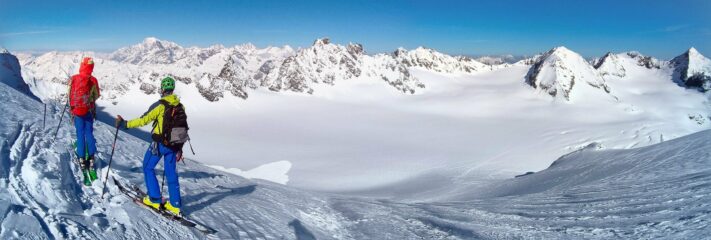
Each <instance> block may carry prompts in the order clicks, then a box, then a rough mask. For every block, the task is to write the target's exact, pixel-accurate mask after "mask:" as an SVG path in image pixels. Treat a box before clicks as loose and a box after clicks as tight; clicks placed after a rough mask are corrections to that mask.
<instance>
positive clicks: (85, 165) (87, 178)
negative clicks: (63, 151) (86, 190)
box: [79, 158, 91, 186]
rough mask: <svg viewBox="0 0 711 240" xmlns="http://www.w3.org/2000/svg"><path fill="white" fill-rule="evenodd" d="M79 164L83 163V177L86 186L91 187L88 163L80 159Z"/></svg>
mask: <svg viewBox="0 0 711 240" xmlns="http://www.w3.org/2000/svg"><path fill="white" fill-rule="evenodd" d="M79 162H80V163H81V175H82V177H83V178H84V186H91V176H90V174H89V169H88V168H89V166H88V165H89V164H88V161H87V160H84V159H83V158H79Z"/></svg>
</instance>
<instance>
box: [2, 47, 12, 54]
mask: <svg viewBox="0 0 711 240" xmlns="http://www.w3.org/2000/svg"><path fill="white" fill-rule="evenodd" d="M3 53H10V51H8V50H7V49H5V48H0V54H3Z"/></svg>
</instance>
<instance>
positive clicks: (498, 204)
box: [0, 84, 711, 239]
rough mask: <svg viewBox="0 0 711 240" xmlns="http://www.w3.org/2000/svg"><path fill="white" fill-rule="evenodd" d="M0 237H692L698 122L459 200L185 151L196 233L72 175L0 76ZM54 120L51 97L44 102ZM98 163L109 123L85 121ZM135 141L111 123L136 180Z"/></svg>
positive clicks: (123, 175) (697, 194)
mask: <svg viewBox="0 0 711 240" xmlns="http://www.w3.org/2000/svg"><path fill="white" fill-rule="evenodd" d="M0 103H1V104H2V107H3V108H4V109H10V110H11V111H7V112H6V114H2V115H0V126H2V128H0V129H2V131H0V137H1V139H2V141H1V142H0V185H2V188H0V210H1V211H2V212H3V214H2V215H0V238H2V239H86V238H90V239H176V238H180V239H206V238H219V239H516V238H546V239H572V238H587V239H629V238H675V239H679V238H684V239H693V238H703V237H704V236H707V235H708V234H709V229H708V228H707V227H706V226H707V225H708V221H709V220H711V219H709V216H711V214H709V213H711V205H710V204H709V202H711V201H709V200H711V189H709V188H708V186H709V185H710V184H711V168H710V167H709V166H711V162H710V161H711V158H709V156H711V151H709V148H708V147H707V146H708V145H709V144H711V132H709V131H703V132H700V133H696V134H693V135H690V136H685V137H681V138H678V139H675V140H671V141H666V142H664V143H660V144H657V145H652V146H648V147H644V148H638V149H631V150H602V151H600V150H595V149H597V146H592V147H589V148H586V149H584V150H581V151H577V152H574V153H571V154H568V155H566V156H563V157H561V158H560V159H558V160H557V161H556V162H555V163H554V164H552V166H551V167H550V168H549V169H547V170H544V171H541V172H539V173H535V174H532V175H528V176H524V177H519V178H516V179H510V180H504V181H501V182H498V183H494V184H493V185H489V186H490V187H489V188H483V189H484V190H480V191H478V192H460V193H461V194H460V195H458V196H457V198H456V199H457V200H458V201H446V202H433V203H399V202H393V201H389V200H379V199H368V198H354V197H347V196H335V195H323V194H316V193H309V192H306V191H303V190H298V189H294V188H291V187H287V186H283V185H279V184H272V183H269V182H264V181H250V180H246V179H244V178H241V177H237V176H235V175H231V174H228V173H225V172H220V171H216V170H214V169H212V168H209V167H206V166H204V165H201V164H200V163H198V162H197V161H194V160H188V163H186V164H185V165H182V164H181V165H180V166H179V172H180V176H181V189H182V191H183V197H184V202H185V207H184V209H185V211H186V212H187V213H188V214H190V216H191V217H192V218H193V219H196V220H199V221H201V222H204V223H205V224H208V225H210V226H212V227H213V228H215V229H216V230H218V233H217V234H216V236H204V235H202V234H201V233H199V232H195V231H194V230H191V229H189V228H186V227H182V226H179V225H176V224H174V223H172V222H170V221H168V220H165V219H163V218H162V217H158V216H157V215H155V214H153V213H152V212H150V211H148V210H146V209H143V208H141V207H138V206H137V205H135V204H134V203H132V202H130V201H129V200H128V199H126V198H125V197H123V195H121V194H120V193H119V192H118V191H117V189H116V188H115V187H114V186H112V185H111V184H109V188H108V190H109V191H108V193H107V196H106V198H105V199H104V200H101V199H100V198H99V197H98V194H99V192H100V191H101V184H100V183H101V182H100V181H99V182H97V184H95V185H94V186H93V187H89V188H87V187H83V186H81V185H80V181H79V172H78V171H79V170H78V169H77V167H76V165H75V164H74V163H73V162H72V161H71V158H70V155H69V153H68V149H67V146H68V145H69V144H70V140H69V139H70V138H71V131H72V128H71V127H70V126H67V125H68V124H67V125H64V124H63V125H62V128H61V129H60V131H59V138H58V140H57V141H52V139H51V135H52V132H53V131H52V130H53V129H44V130H43V129H41V128H40V124H39V123H40V121H41V118H40V114H38V113H39V112H40V108H41V104H40V103H38V102H36V101H34V100H32V99H30V98H29V97H27V96H25V95H23V94H21V93H20V92H18V91H16V90H14V89H12V88H10V87H8V86H6V85H4V84H0ZM50 112H51V118H50V119H51V120H52V122H55V121H57V120H58V119H57V118H58V117H59V116H58V115H59V108H58V107H57V106H55V107H53V108H51V111H50ZM95 127H96V131H95V132H96V136H97V140H98V143H99V154H98V156H97V157H98V159H99V160H100V161H99V162H98V166H99V168H100V172H101V173H102V174H103V173H106V158H107V157H108V156H107V155H108V153H109V151H110V149H109V146H110V141H111V140H112V127H110V126H108V125H105V124H102V123H97V124H96V126H95ZM147 145H148V143H147V142H144V141H142V140H139V139H136V138H134V137H131V136H128V135H125V134H121V135H120V136H119V140H118V143H117V145H116V146H117V150H116V154H115V156H114V161H113V163H112V171H111V175H112V176H113V177H117V178H119V179H122V180H123V181H127V182H131V183H133V184H138V185H140V184H141V182H142V174H141V170H140V166H141V155H142V152H143V150H144V149H145V148H146V147H147Z"/></svg>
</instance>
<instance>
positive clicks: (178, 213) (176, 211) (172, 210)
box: [163, 201, 183, 217]
mask: <svg viewBox="0 0 711 240" xmlns="http://www.w3.org/2000/svg"><path fill="white" fill-rule="evenodd" d="M163 207H164V208H165V210H166V211H168V212H169V213H171V214H173V215H175V216H179V217H182V216H183V213H182V212H181V211H180V208H177V207H173V205H172V204H170V201H168V202H166V203H165V204H163Z"/></svg>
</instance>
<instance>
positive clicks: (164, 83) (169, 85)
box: [160, 77, 175, 90]
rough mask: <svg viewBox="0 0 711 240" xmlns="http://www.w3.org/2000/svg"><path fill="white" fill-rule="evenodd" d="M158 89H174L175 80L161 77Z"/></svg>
mask: <svg viewBox="0 0 711 240" xmlns="http://www.w3.org/2000/svg"><path fill="white" fill-rule="evenodd" d="M160 89H161V90H174V89H175V80H173V78H172V77H165V78H163V80H161V81H160Z"/></svg>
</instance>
